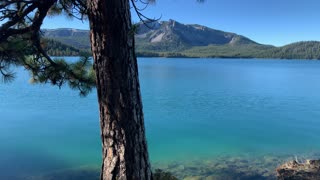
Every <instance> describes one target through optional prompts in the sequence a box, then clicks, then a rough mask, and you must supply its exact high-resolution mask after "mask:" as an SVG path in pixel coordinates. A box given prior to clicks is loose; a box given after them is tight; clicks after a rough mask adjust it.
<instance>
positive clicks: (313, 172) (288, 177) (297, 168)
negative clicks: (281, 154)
mask: <svg viewBox="0 0 320 180" xmlns="http://www.w3.org/2000/svg"><path fill="white" fill-rule="evenodd" d="M277 176H278V179H279V180H301V179H305V180H319V179H320V160H308V161H306V162H305V163H297V162H296V161H292V162H288V163H285V164H283V165H281V166H280V167H278V168H277Z"/></svg>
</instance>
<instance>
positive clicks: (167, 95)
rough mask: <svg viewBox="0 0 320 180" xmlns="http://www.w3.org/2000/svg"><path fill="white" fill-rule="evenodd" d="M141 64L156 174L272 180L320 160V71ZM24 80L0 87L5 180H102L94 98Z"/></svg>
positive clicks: (302, 63)
mask: <svg viewBox="0 0 320 180" xmlns="http://www.w3.org/2000/svg"><path fill="white" fill-rule="evenodd" d="M69 59H70V60H72V59H74V58H69ZM138 64H139V76H140V83H141V91H142V98H143V106H144V114H145V123H146V130H147V139H148V145H149V153H150V158H151V162H152V165H153V167H154V168H161V169H163V170H165V171H170V172H172V173H173V174H174V175H176V176H177V177H179V178H186V177H187V176H194V177H195V176H197V177H199V178H200V179H201V178H209V177H216V176H220V177H224V176H228V175H229V176H233V177H241V178H242V179H250V178H251V179H255V178H256V179H264V178H265V179H272V178H274V169H275V168H276V167H277V166H278V165H279V164H281V163H283V162H285V161H287V160H292V159H298V160H304V159H308V158H320V143H319V141H320V133H319V132H320V61H309V60H258V59H183V58H181V59H180V58H176V59H166V58H139V60H138ZM28 80H29V75H28V73H27V72H25V71H24V70H22V69H17V78H16V79H15V81H13V82H12V83H10V84H1V85H0V92H1V93H0V119H1V120H0V142H1V144H0V179H32V180H34V179H45V178H48V179H50V178H49V177H51V179H50V180H52V179H62V178H61V177H67V176H70V177H71V176H72V177H78V176H79V177H80V176H81V177H82V178H83V177H86V176H87V177H86V178H83V179H90V178H91V179H95V178H97V177H98V171H99V166H100V161H101V144H100V135H99V119H98V105H97V97H96V93H95V92H93V93H91V94H90V95H89V96H88V97H86V98H81V97H79V96H78V92H77V91H72V90H70V89H69V88H68V87H63V88H62V89H60V90H59V88H57V87H54V86H51V85H30V83H28ZM79 174H81V175H79ZM52 177H56V178H52ZM89 177H90V178H89ZM78 179H81V178H78Z"/></svg>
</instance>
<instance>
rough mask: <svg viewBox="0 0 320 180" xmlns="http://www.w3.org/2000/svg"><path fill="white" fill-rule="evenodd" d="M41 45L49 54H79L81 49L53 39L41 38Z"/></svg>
mask: <svg viewBox="0 0 320 180" xmlns="http://www.w3.org/2000/svg"><path fill="white" fill-rule="evenodd" d="M42 45H43V46H44V47H45V49H46V50H47V52H48V54H49V55H50V56H79V55H80V53H81V52H83V51H82V50H79V49H77V48H75V47H72V46H69V45H66V44H63V43H61V42H59V41H56V40H53V39H44V40H42Z"/></svg>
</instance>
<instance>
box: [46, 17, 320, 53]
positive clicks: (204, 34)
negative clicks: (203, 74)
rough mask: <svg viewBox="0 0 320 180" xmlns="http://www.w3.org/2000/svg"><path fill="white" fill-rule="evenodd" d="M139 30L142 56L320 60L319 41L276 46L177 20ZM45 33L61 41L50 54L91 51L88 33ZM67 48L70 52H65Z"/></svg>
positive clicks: (139, 45)
mask: <svg viewBox="0 0 320 180" xmlns="http://www.w3.org/2000/svg"><path fill="white" fill-rule="evenodd" d="M136 27H137V30H136V35H135V40H136V53H137V55H138V56H156V57H158V56H159V57H222V58H280V59H320V42H317V41H306V42H297V43H293V44H289V45H286V46H282V47H275V46H271V45H264V44H259V43H257V42H255V41H253V40H251V39H249V38H247V37H244V36H241V35H238V34H235V33H230V32H224V31H220V30H215V29H211V28H208V27H205V26H201V25H197V24H190V25H186V24H182V23H179V22H177V21H174V20H169V21H161V22H153V23H149V24H147V26H146V25H145V24H143V23H138V24H136ZM43 34H44V37H45V38H48V39H53V40H54V41H58V42H60V44H57V43H54V41H51V42H50V43H53V44H54V45H53V46H52V48H51V50H50V51H51V53H50V54H54V55H58V54H61V55H72V54H77V53H76V52H80V51H89V50H90V41H89V31H87V30H77V29H67V28H64V29H50V30H48V29H45V30H43ZM67 47H68V50H66V49H64V48H67ZM72 48H73V49H72ZM70 51H72V53H71V52H70Z"/></svg>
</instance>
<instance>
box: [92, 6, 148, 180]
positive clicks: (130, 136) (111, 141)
mask: <svg viewBox="0 0 320 180" xmlns="http://www.w3.org/2000/svg"><path fill="white" fill-rule="evenodd" d="M87 4H88V8H89V12H88V16H89V21H90V36H91V37H90V39H91V49H92V53H93V58H94V68H95V71H96V77H97V92H98V102H99V110H100V125H101V139H102V153H103V160H102V161H103V162H102V168H101V180H114V179H117V180H118V179H121V180H126V179H137V180H144V179H146V180H148V179H151V178H152V175H151V168H150V163H149V157H148V151H147V142H146V137H145V128H144V117H143V111H142V101H141V95H140V85H139V79H138V67H137V59H136V56H135V52H134V36H133V32H132V24H131V14H130V4H129V1H128V0H88V1H87Z"/></svg>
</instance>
